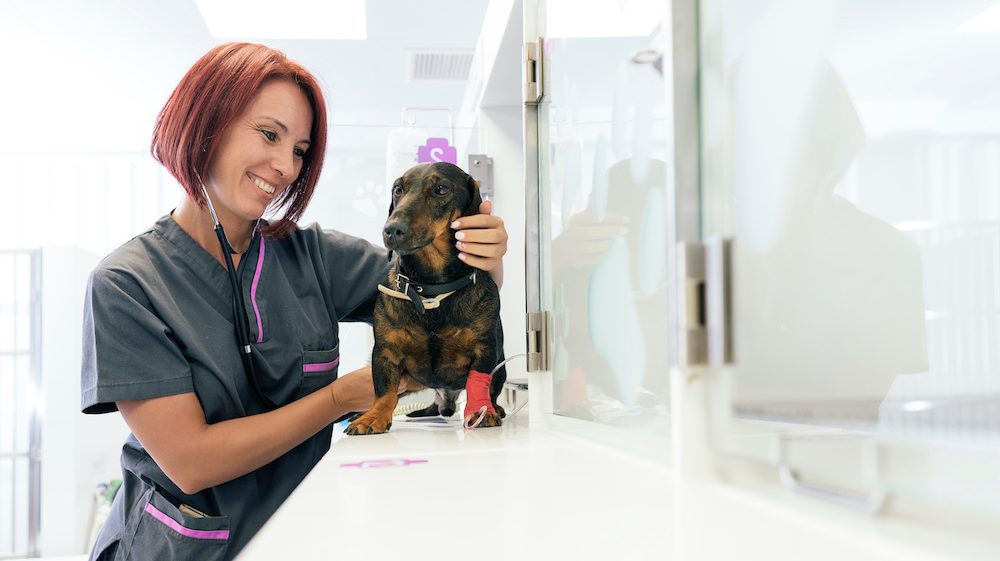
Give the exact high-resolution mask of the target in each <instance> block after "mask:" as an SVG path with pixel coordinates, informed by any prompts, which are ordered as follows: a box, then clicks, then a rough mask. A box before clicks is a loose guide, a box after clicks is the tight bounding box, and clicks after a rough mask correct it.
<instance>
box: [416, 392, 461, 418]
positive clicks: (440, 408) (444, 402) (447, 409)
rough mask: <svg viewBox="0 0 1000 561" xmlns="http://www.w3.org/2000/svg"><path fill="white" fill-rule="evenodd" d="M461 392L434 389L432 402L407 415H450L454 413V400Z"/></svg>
mask: <svg viewBox="0 0 1000 561" xmlns="http://www.w3.org/2000/svg"><path fill="white" fill-rule="evenodd" d="M459 393H461V392H457V391H452V390H440V389H439V390H434V403H432V404H431V405H429V406H427V407H425V408H423V409H419V410H417V411H413V412H411V413H407V414H406V416H407V417H436V416H438V415H441V416H442V417H451V416H452V415H454V414H455V400H456V399H457V398H458V394H459Z"/></svg>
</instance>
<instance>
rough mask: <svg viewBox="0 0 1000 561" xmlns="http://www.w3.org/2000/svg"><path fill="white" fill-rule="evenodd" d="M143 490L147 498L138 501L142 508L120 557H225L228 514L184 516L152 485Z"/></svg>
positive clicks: (203, 559)
mask: <svg viewBox="0 0 1000 561" xmlns="http://www.w3.org/2000/svg"><path fill="white" fill-rule="evenodd" d="M147 493H148V499H147V500H146V501H143V502H142V503H140V504H143V506H142V507H141V508H142V512H141V513H140V516H139V518H138V524H137V526H136V529H135V534H134V537H133V539H132V540H131V543H130V544H129V547H128V550H127V551H125V552H123V553H124V556H123V559H125V560H135V561H140V560H146V559H150V560H152V559H198V560H200V561H216V560H219V559H223V558H225V554H226V548H227V547H228V546H229V517H228V516H211V517H206V518H193V517H190V516H185V515H184V514H181V512H180V511H179V510H178V509H177V507H176V506H174V505H173V504H172V503H171V502H170V501H168V500H167V499H165V498H163V496H162V495H160V494H159V493H157V492H156V490H155V489H150V490H149V491H148V492H147ZM121 545H122V544H119V547H121Z"/></svg>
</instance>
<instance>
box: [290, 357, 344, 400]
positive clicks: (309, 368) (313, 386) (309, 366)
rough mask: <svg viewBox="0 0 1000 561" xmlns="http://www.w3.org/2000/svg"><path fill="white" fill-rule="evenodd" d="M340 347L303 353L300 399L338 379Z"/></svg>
mask: <svg viewBox="0 0 1000 561" xmlns="http://www.w3.org/2000/svg"><path fill="white" fill-rule="evenodd" d="M339 366H340V345H337V346H336V347H334V348H332V349H329V350H325V351H302V384H301V385H300V386H299V392H298V397H305V396H307V395H309V394H311V393H313V392H314V391H316V390H318V389H320V388H322V387H324V386H327V385H329V384H330V383H332V382H333V381H334V380H336V379H337V370H338V367H339Z"/></svg>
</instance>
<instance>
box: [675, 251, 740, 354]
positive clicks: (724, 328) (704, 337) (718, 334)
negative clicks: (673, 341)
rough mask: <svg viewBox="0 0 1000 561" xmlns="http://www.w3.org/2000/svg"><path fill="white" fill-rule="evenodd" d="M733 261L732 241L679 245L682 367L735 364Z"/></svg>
mask: <svg viewBox="0 0 1000 561" xmlns="http://www.w3.org/2000/svg"><path fill="white" fill-rule="evenodd" d="M732 259H733V250H732V240H730V239H726V238H721V237H713V238H710V239H708V240H705V242H704V243H701V242H690V241H686V242H679V243H678V244H677V281H678V285H679V286H680V287H681V291H680V312H681V313H680V325H679V326H678V330H677V332H678V339H679V340H678V355H679V357H678V358H679V360H678V363H679V364H680V365H681V366H696V365H709V364H710V365H712V366H722V365H725V364H732V362H733V333H732V330H733V327H732V323H733V319H732V316H733V312H732V308H733V286H732V285H733V280H732V275H733V273H732Z"/></svg>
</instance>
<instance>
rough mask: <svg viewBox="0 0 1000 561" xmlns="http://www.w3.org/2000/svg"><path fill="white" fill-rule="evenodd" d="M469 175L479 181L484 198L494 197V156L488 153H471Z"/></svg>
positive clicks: (480, 192)
mask: <svg viewBox="0 0 1000 561" xmlns="http://www.w3.org/2000/svg"><path fill="white" fill-rule="evenodd" d="M467 169H468V170H469V175H471V176H472V178H473V179H475V180H476V181H478V182H479V194H480V195H481V196H482V197H483V199H484V200H485V199H492V198H493V158H491V157H489V156H487V155H486V154H469V167H468V168H467Z"/></svg>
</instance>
